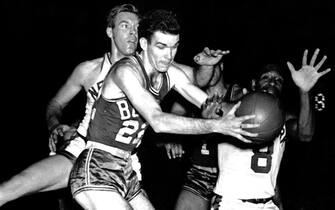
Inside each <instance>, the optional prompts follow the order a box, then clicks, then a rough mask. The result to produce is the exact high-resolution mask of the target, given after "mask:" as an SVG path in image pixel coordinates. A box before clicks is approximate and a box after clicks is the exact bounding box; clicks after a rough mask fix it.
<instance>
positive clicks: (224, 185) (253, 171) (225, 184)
mask: <svg viewBox="0 0 335 210" xmlns="http://www.w3.org/2000/svg"><path fill="white" fill-rule="evenodd" d="M285 135H286V128H285V126H284V127H283V129H282V131H281V133H280V135H279V136H278V137H277V138H276V139H275V140H274V141H273V143H271V144H270V145H268V146H265V147H263V148H254V149H250V148H242V147H237V146H234V144H233V143H220V144H219V145H218V153H219V178H218V180H217V183H216V186H215V189H214V192H215V193H216V194H219V195H221V196H222V197H224V198H225V197H226V198H233V199H254V198H269V197H272V196H274V195H275V192H274V189H275V186H276V180H277V175H278V171H279V167H280V162H281V159H282V156H283V153H284V150H285V142H284V141H283V139H284V137H285Z"/></svg>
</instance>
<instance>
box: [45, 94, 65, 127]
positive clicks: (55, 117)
mask: <svg viewBox="0 0 335 210" xmlns="http://www.w3.org/2000/svg"><path fill="white" fill-rule="evenodd" d="M62 110H63V108H62V106H61V105H60V104H59V103H57V101H55V100H51V101H50V103H49V104H48V106H47V110H46V121H47V126H48V130H49V131H51V130H53V128H54V127H55V126H57V125H59V124H60V119H61V117H62Z"/></svg>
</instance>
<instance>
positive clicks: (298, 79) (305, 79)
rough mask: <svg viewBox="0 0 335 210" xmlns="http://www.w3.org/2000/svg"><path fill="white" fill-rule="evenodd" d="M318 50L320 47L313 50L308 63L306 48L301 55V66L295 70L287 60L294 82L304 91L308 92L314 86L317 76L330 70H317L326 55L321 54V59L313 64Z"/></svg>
mask: <svg viewBox="0 0 335 210" xmlns="http://www.w3.org/2000/svg"><path fill="white" fill-rule="evenodd" d="M319 51H320V49H316V50H315V51H314V54H313V56H312V59H311V60H310V62H309V63H308V61H307V56H308V50H307V49H306V50H305V51H304V55H303V57H302V67H301V68H300V69H299V70H296V69H295V68H294V66H293V65H292V64H291V63H290V62H287V66H288V68H289V70H290V72H291V76H292V79H293V81H294V83H295V84H296V85H297V86H298V87H299V88H300V89H301V90H302V91H304V92H309V91H310V90H311V89H312V88H313V87H314V85H315V83H316V82H317V81H318V80H319V78H320V77H322V76H323V75H325V74H327V73H328V72H329V71H330V70H331V69H330V68H327V69H326V70H324V71H321V72H318V70H319V69H320V68H321V66H322V65H323V63H324V62H325V60H326V59H327V56H323V58H322V59H321V61H320V62H319V63H318V64H316V65H315V61H316V59H317V56H318V54H319Z"/></svg>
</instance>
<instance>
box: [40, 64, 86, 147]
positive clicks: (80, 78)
mask: <svg viewBox="0 0 335 210" xmlns="http://www.w3.org/2000/svg"><path fill="white" fill-rule="evenodd" d="M89 66H91V65H89V64H88V62H84V63H81V64H79V65H78V66H77V67H76V68H75V69H74V71H73V72H72V74H71V75H70V77H69V78H68V79H67V81H66V82H65V84H64V85H63V86H62V87H61V88H60V89H59V91H58V92H57V93H56V95H55V96H54V97H53V98H52V99H51V100H50V101H49V104H48V106H47V109H46V121H47V126H48V130H49V132H50V137H49V149H50V151H51V153H50V154H54V152H56V144H57V142H58V141H59V137H64V135H65V133H66V132H68V131H72V133H73V134H74V133H75V131H76V129H72V128H71V126H69V125H66V124H64V123H62V121H61V119H62V116H63V109H64V108H65V107H66V106H67V104H68V103H69V102H70V101H71V100H72V99H73V98H74V97H75V96H76V95H77V94H78V93H79V92H80V90H81V89H82V87H83V86H82V84H83V83H84V79H85V78H86V76H85V75H86V74H87V73H88V72H87V69H89Z"/></svg>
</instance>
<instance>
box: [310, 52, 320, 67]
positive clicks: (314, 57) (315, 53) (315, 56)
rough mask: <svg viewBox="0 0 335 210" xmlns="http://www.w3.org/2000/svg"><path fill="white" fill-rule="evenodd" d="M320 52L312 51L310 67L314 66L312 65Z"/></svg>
mask: <svg viewBox="0 0 335 210" xmlns="http://www.w3.org/2000/svg"><path fill="white" fill-rule="evenodd" d="M319 52H320V49H319V48H317V49H316V50H315V51H314V54H313V56H312V59H311V62H310V63H309V65H310V66H314V63H315V61H316V58H317V57H318V54H319Z"/></svg>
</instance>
